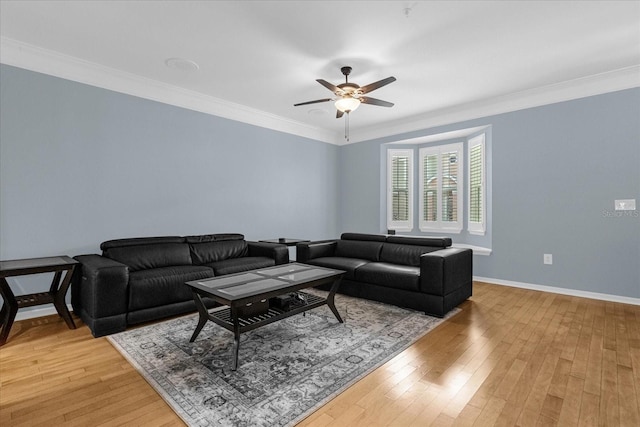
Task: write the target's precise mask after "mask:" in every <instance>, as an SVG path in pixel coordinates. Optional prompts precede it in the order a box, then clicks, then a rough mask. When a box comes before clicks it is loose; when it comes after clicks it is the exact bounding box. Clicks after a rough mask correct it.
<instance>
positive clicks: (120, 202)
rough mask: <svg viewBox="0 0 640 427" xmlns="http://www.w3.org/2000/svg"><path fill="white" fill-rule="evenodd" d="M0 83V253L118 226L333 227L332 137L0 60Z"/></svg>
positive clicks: (255, 232) (174, 229) (85, 245)
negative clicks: (313, 136)
mask: <svg viewBox="0 0 640 427" xmlns="http://www.w3.org/2000/svg"><path fill="white" fill-rule="evenodd" d="M0 85H1V86H0V101H1V104H0V123H1V126H0V129H1V130H0V259H15V258H26V257H39V256H50V255H56V254H69V255H77V254H80V253H97V252H99V248H98V245H99V244H100V242H102V241H104V240H108V239H115V238H121V237H135V236H157V235H187V234H204V233H216V232H239V233H243V234H245V236H246V237H247V238H248V239H251V240H257V239H264V238H276V237H285V236H286V237H297V238H309V239H321V238H325V237H326V236H335V235H337V234H338V233H339V226H338V224H337V219H338V218H339V214H338V154H339V147H336V146H333V145H329V144H325V143H322V142H318V141H313V140H309V139H304V138H301V137H297V136H293V135H289V134H285V133H281V132H276V131H272V130H268V129H263V128H259V127H255V126H250V125H247V124H243V123H240V122H235V121H232V120H227V119H223V118H218V117H213V116H210V115H206V114H202V113H198V112H194V111H190V110H185V109H181V108H177V107H173V106H169V105H165V104H161V103H157V102H153V101H148V100H144V99H141V98H136V97H133V96H128V95H123V94H119V93H116V92H111V91H107V90H103V89H99V88H95V87H91V86H87V85H83V84H78V83H74V82H71V81H67V80H63V79H59V78H55V77H51V76H46V75H43V74H38V73H34V72H30V71H26V70H22V69H19V68H14V67H10V66H5V65H3V66H1V68H0ZM48 280H50V279H49V278H48V277H28V276H25V277H23V278H20V279H18V280H15V279H13V280H12V287H13V289H14V292H16V293H25V292H35V291H41V290H43V289H44V288H46V286H47V285H48V283H46V284H45V285H43V284H42V282H43V281H45V282H47V281H48Z"/></svg>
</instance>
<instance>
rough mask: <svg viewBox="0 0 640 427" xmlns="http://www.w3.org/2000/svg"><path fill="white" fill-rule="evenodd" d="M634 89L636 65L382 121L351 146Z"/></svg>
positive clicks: (639, 77) (639, 78)
mask: <svg viewBox="0 0 640 427" xmlns="http://www.w3.org/2000/svg"><path fill="white" fill-rule="evenodd" d="M634 87H640V65H634V66H631V67H626V68H622V69H619V70H613V71H609V72H606V73H601V74H595V75H592V76H586V77H581V78H578V79H573V80H567V81H564V82H560V83H556V84H552V85H547V86H542V87H538V88H534V89H529V90H525V91H521V92H516V93H510V94H507V95H503V96H500V97H496V98H492V99H487V100H482V101H478V102H473V103H468V104H462V105H456V106H454V107H451V108H446V109H442V110H437V111H433V112H431V113H426V114H423V115H421V116H420V117H409V118H406V119H403V120H398V121H395V122H385V123H384V124H382V125H380V126H375V127H369V128H367V129H358V131H357V132H353V136H352V137H351V143H356V142H362V141H368V140H372V139H377V138H383V137H388V136H393V135H399V134H402V133H406V132H413V131H417V130H422V129H429V128H433V127H436V126H443V125H448V124H451V123H458V122H463V121H466V120H473V119H479V118H482V117H489V116H494V115H497V114H503V113H509V112H512V111H518V110H524V109H526V108H533V107H539V106H542V105H548V104H555V103H558V102H564V101H570V100H572V99H578V98H585V97H588V96H594V95H601V94H603V93H608V92H616V91H619V90H625V89H631V88H634Z"/></svg>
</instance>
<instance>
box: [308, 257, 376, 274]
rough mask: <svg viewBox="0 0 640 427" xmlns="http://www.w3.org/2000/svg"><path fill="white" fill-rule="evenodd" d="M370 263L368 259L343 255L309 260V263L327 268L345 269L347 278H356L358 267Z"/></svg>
mask: <svg viewBox="0 0 640 427" xmlns="http://www.w3.org/2000/svg"><path fill="white" fill-rule="evenodd" d="M369 263H370V261H368V260H366V259H358V258H342V257H321V258H314V259H310V260H308V261H307V264H313V265H318V266H320V267H326V268H335V269H336V270H344V271H346V272H347V273H346V274H345V275H344V277H345V279H354V278H355V271H356V269H357V268H359V267H362V266H363V265H365V264H369Z"/></svg>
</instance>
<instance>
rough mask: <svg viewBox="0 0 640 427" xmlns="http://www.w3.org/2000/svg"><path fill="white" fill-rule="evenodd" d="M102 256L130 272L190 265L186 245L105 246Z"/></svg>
mask: <svg viewBox="0 0 640 427" xmlns="http://www.w3.org/2000/svg"><path fill="white" fill-rule="evenodd" d="M102 254H103V255H104V256H106V257H107V258H111V259H113V260H115V261H118V262H121V263H123V264H125V265H127V266H129V269H130V270H131V271H139V270H148V269H150V268H162V267H170V266H175V265H191V257H190V256H189V246H188V245H187V244H186V243H155V244H143V245H131V246H107V247H106V248H105V249H104V251H103V253H102Z"/></svg>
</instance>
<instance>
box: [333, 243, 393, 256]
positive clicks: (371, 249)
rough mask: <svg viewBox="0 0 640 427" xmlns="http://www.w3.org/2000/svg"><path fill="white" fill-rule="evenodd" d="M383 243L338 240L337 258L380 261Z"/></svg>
mask: <svg viewBox="0 0 640 427" xmlns="http://www.w3.org/2000/svg"><path fill="white" fill-rule="evenodd" d="M381 250H382V242H371V241H359V240H338V241H337V242H336V253H335V255H336V256H337V257H345V258H358V259H366V260H369V261H380V251H381Z"/></svg>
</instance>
